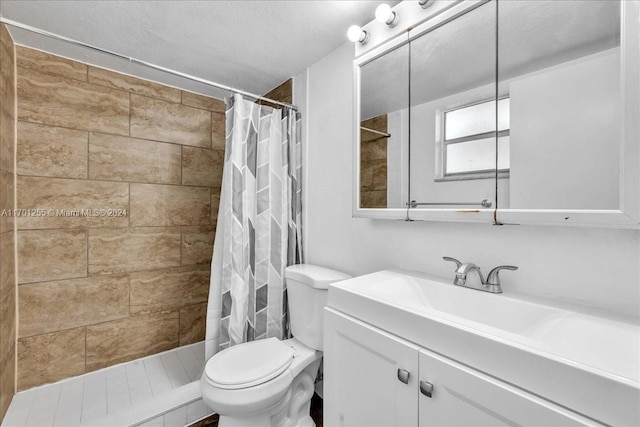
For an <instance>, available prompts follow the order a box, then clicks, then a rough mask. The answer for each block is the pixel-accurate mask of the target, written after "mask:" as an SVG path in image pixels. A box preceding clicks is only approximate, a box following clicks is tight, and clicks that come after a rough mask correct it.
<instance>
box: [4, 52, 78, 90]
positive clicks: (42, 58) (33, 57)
mask: <svg viewBox="0 0 640 427" xmlns="http://www.w3.org/2000/svg"><path fill="white" fill-rule="evenodd" d="M16 60H17V61H18V67H21V68H25V69H29V70H35V71H38V72H40V73H47V74H54V75H58V76H61V77H67V78H70V79H76V80H82V81H85V82H86V81H87V65H86V64H83V63H81V62H77V61H72V60H70V59H66V58H63V57H61V56H56V55H51V54H50V53H46V52H42V51H39V50H35V49H29V48H26V47H22V46H17V47H16Z"/></svg>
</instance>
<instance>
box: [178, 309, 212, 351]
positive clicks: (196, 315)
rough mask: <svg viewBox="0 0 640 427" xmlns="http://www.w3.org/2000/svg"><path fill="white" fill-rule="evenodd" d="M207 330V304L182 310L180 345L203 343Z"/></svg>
mask: <svg viewBox="0 0 640 427" xmlns="http://www.w3.org/2000/svg"><path fill="white" fill-rule="evenodd" d="M206 329H207V303H206V302H205V303H202V304H196V305H190V306H188V307H183V308H181V309H180V345H187V344H193V343H197V342H199V341H203V340H204V338H205V334H206Z"/></svg>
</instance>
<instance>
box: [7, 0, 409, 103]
mask: <svg viewBox="0 0 640 427" xmlns="http://www.w3.org/2000/svg"><path fill="white" fill-rule="evenodd" d="M380 3H384V2H383V1H312V0H307V1H303V0H295V1H294V0H289V1H245V0H235V1H231V0H216V1H212V0H209V1H161V0H158V1H135V0H129V1H103V0H92V1H90V0H73V1H63V0H51V1H35V0H1V1H0V15H1V16H2V17H3V18H5V19H10V20H13V21H17V22H20V23H23V24H27V25H30V26H33V27H36V28H39V29H42V30H45V31H49V32H52V33H55V34H58V35H62V36H65V37H68V38H72V39H75V40H78V41H80V42H84V43H88V44H91V45H94V46H97V47H100V48H103V49H107V50H110V51H113V52H117V53H119V54H122V55H125V56H128V57H133V58H136V59H139V60H143V61H146V62H149V63H152V64H155V65H159V66H162V67H165V68H169V69H173V70H176V71H180V72H182V73H186V74H190V75H193V76H196V77H199V78H203V79H206V80H210V81H214V82H218V83H222V84H225V85H228V86H232V87H235V88H238V89H243V90H246V91H249V92H254V93H257V94H263V93H266V92H268V91H269V90H270V89H272V88H274V87H275V86H277V85H278V84H280V83H282V82H283V81H285V80H287V79H288V78H289V77H291V76H294V75H296V74H297V73H299V72H301V71H303V70H304V69H305V68H306V67H308V66H309V65H311V64H313V63H315V62H317V61H318V60H319V59H321V58H323V57H324V56H326V55H327V54H328V53H330V52H331V51H332V50H334V49H336V48H337V47H338V46H339V45H341V44H343V43H345V42H346V30H347V28H348V27H349V26H350V25H352V24H359V25H364V24H366V23H367V22H369V21H371V20H372V19H373V18H374V12H375V8H376V7H377V6H378V5H379V4H380ZM387 3H388V4H390V5H392V6H393V5H394V4H396V3H398V2H397V1H389V2H387ZM10 31H11V34H12V36H13V37H14V39H15V41H16V43H17V44H20V45H25V46H29V47H33V48H36V49H40V50H45V51H49V52H52V53H56V54H58V55H62V56H66V57H69V58H72V59H77V60H81V61H85V62H89V63H94V64H96V65H99V66H103V67H106V68H111V69H115V70H117V71H121V72H124V73H128V74H133V75H138V76H140V77H144V78H151V79H154V80H158V81H161V82H163V83H167V84H172V85H176V86H182V87H185V86H186V87H185V88H186V89H192V90H196V91H199V92H202V93H209V94H213V95H218V92H217V91H211V89H210V88H207V87H204V86H201V85H199V84H193V83H191V82H187V81H184V80H183V79H178V78H174V77H171V76H166V75H163V73H158V72H154V71H150V70H149V69H144V67H141V66H136V65H135V64H130V63H129V62H128V61H123V60H117V59H114V58H113V57H108V56H105V55H104V54H98V53H96V52H92V51H88V50H86V49H82V48H79V47H77V46H71V45H69V44H67V43H62V42H56V41H54V40H52V39H48V38H46V37H44V36H40V35H36V34H33V33H29V32H26V31H24V30H18V29H16V28H10ZM222 95H224V92H223V93H222Z"/></svg>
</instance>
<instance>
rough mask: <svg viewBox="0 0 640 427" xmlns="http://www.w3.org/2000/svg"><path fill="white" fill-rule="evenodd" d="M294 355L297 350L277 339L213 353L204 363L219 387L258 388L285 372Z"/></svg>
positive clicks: (214, 382)
mask: <svg viewBox="0 0 640 427" xmlns="http://www.w3.org/2000/svg"><path fill="white" fill-rule="evenodd" d="M294 355H295V351H294V349H293V348H292V347H291V346H288V345H286V344H284V343H283V342H282V341H280V340H278V339H277V338H268V339H265V340H260V341H252V342H248V343H243V344H240V345H237V346H234V347H230V348H227V349H225V350H223V351H221V352H220V353H218V354H216V355H215V356H213V357H212V358H211V359H210V360H209V361H208V362H207V364H206V366H205V375H206V376H207V379H208V380H209V382H210V383H211V384H212V385H214V386H215V387H218V388H220V389H225V390H237V389H243V388H249V387H255V386H257V385H260V384H263V383H266V382H268V381H270V380H272V379H273V378H275V377H277V376H279V375H280V374H282V373H283V372H284V371H285V370H286V369H287V368H288V367H289V366H290V365H291V362H292V361H293V358H294Z"/></svg>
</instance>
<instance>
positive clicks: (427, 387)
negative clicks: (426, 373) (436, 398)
mask: <svg viewBox="0 0 640 427" xmlns="http://www.w3.org/2000/svg"><path fill="white" fill-rule="evenodd" d="M420 393H422V394H424V395H425V396H427V397H431V395H432V394H433V384H431V383H429V382H426V381H420Z"/></svg>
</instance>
